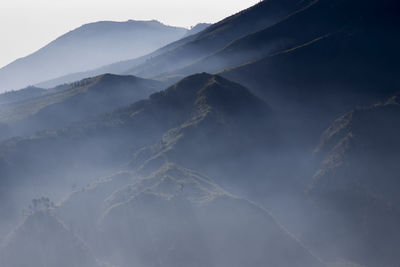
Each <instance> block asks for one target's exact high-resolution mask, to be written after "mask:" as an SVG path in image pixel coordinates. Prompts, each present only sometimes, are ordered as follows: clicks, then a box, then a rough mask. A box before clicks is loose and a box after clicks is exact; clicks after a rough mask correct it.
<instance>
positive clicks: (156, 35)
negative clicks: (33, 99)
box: [0, 20, 187, 92]
mask: <svg viewBox="0 0 400 267" xmlns="http://www.w3.org/2000/svg"><path fill="white" fill-rule="evenodd" d="M186 32H187V30H186V29H184V28H177V27H171V26H166V25H163V24H161V23H160V22H158V21H133V20H130V21H126V22H110V21H102V22H96V23H90V24H86V25H83V26H81V27H79V28H77V29H75V30H73V31H70V32H69V33H66V34H64V35H62V36H61V37H59V38H57V39H56V40H54V41H53V42H51V43H49V44H48V45H46V46H45V47H43V48H41V49H40V50H38V51H37V52H35V53H33V54H31V55H29V56H27V57H24V58H21V59H18V60H16V61H14V62H12V63H10V64H9V65H7V66H5V67H3V68H1V69H0V92H4V91H6V90H11V89H14V90H15V89H19V88H22V87H25V86H28V85H34V84H36V83H39V82H42V81H46V80H50V79H53V78H56V77H59V76H62V75H66V74H69V73H72V72H78V71H86V70H90V69H93V68H97V67H100V66H103V65H106V64H110V63H113V62H117V61H120V60H125V59H131V58H135V57H139V56H142V55H145V54H147V53H150V52H152V51H153V50H156V49H157V48H160V47H162V46H164V45H166V44H168V43H170V42H172V41H175V40H178V39H180V38H182V37H183V36H184V35H185V34H186Z"/></svg>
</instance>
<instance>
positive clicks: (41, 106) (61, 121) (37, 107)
mask: <svg viewBox="0 0 400 267" xmlns="http://www.w3.org/2000/svg"><path fill="white" fill-rule="evenodd" d="M162 86H163V84H162V83H160V82H157V81H152V80H145V79H141V78H137V77H134V76H117V75H111V74H104V75H100V76H97V77H93V78H88V79H84V80H82V81H78V82H74V83H71V84H65V85H61V86H58V87H55V88H53V89H48V90H43V89H38V88H34V87H31V88H27V89H23V90H20V91H15V92H11V93H5V94H2V95H0V101H1V100H2V99H4V104H1V102H0V122H1V123H3V124H4V125H8V128H9V129H10V130H9V131H8V133H7V134H5V133H2V134H0V136H2V138H3V139H4V138H5V137H9V136H24V135H32V134H34V133H35V132H36V131H40V130H50V129H56V128H61V127H65V126H67V125H69V124H71V123H73V122H78V121H82V120H85V119H87V118H90V117H93V116H96V115H99V114H101V113H105V112H109V111H112V110H114V109H116V108H119V107H122V106H125V105H128V104H130V103H132V102H135V101H138V100H140V99H144V98H147V97H148V96H149V95H150V94H152V93H154V92H156V91H158V90H160V89H162Z"/></svg>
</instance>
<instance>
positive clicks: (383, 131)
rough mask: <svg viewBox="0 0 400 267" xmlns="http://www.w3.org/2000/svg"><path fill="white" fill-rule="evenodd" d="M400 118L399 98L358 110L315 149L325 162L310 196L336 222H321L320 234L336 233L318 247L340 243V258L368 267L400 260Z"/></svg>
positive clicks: (339, 122) (331, 129)
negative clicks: (399, 192)
mask: <svg viewBox="0 0 400 267" xmlns="http://www.w3.org/2000/svg"><path fill="white" fill-rule="evenodd" d="M399 114H400V103H399V101H398V97H397V96H395V97H392V98H391V99H390V100H389V101H387V102H382V103H379V104H376V105H374V106H371V107H367V108H358V109H355V110H353V111H352V112H349V113H347V114H345V115H344V116H342V117H341V118H339V119H337V120H336V121H335V122H334V123H333V124H332V125H331V126H330V127H329V128H328V129H327V130H326V131H325V132H324V134H323V135H322V138H321V143H320V145H319V146H318V148H317V150H316V155H317V156H318V157H319V158H320V159H321V160H322V163H321V166H320V168H319V170H318V171H317V172H316V174H315V176H314V182H313V183H312V184H311V185H310V188H309V190H308V193H309V195H310V196H311V197H312V198H313V200H314V201H315V202H316V203H318V204H317V205H318V206H319V208H320V209H323V210H324V211H323V212H324V213H326V217H327V221H329V220H331V223H329V224H325V225H323V224H321V222H319V226H320V227H321V225H323V226H322V227H323V228H321V231H324V230H323V229H326V228H327V227H332V228H331V231H332V233H335V234H334V235H329V234H325V238H326V239H324V241H321V240H320V241H319V242H329V240H335V243H336V244H338V243H339V244H341V246H342V247H343V249H342V250H341V251H340V253H343V254H345V255H347V257H348V258H352V259H353V260H357V261H358V262H360V263H363V264H365V266H393V263H394V262H398V260H399V258H398V255H399V253H398V250H397V247H398V242H399V240H400V239H399V238H400V232H399V230H398V227H397V226H398V223H399V222H400V213H399V207H400V199H399V196H398V192H397V188H398V186H399V183H398V173H399V171H400V169H399V164H398V162H399V159H400V153H399V151H400V142H399V139H398V136H399V134H400V128H399V125H400V120H399V118H400V117H399ZM324 221H325V220H324ZM325 223H326V221H325ZM333 224H336V225H335V226H334V225H333ZM360 225H362V227H359V226H360ZM325 246H327V247H328V250H329V246H328V245H325ZM388 247H391V248H392V249H390V250H388V249H386V248H388ZM331 254H334V252H333V253H331Z"/></svg>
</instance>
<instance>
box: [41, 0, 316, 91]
mask: <svg viewBox="0 0 400 267" xmlns="http://www.w3.org/2000/svg"><path fill="white" fill-rule="evenodd" d="M308 2H309V1H302V2H299V1H295V0H285V1H277V0H274V1H262V2H260V3H259V4H257V5H255V6H254V7H251V8H249V9H246V10H244V11H242V12H239V13H238V14H235V15H233V16H230V17H228V18H226V19H224V20H222V21H220V22H218V23H216V24H213V25H210V26H209V27H206V28H205V29H204V30H203V31H200V32H199V33H196V34H192V35H188V36H187V37H186V38H183V39H181V40H178V41H176V42H172V43H170V44H168V45H166V46H164V47H162V48H160V49H158V50H156V51H154V52H153V53H150V54H148V55H145V56H143V57H140V58H136V59H131V60H126V61H122V62H116V63H113V64H111V65H108V66H104V67H102V68H98V69H94V70H91V71H88V72H81V73H74V74H72V75H68V76H64V77H59V78H57V79H54V80H51V81H48V82H46V83H42V84H39V85H38V86H42V87H47V86H55V85H56V84H60V83H64V82H71V81H73V80H77V79H82V78H84V77H88V76H94V75H99V74H101V73H106V72H108V73H115V74H132V75H137V76H140V77H154V76H157V75H159V74H161V73H164V72H169V71H174V70H177V69H179V68H183V67H185V66H187V65H190V64H193V63H194V62H196V61H198V60H200V59H202V58H203V57H206V56H209V55H211V54H213V53H216V52H217V51H219V50H220V49H223V48H224V47H225V46H227V45H229V44H230V43H231V42H233V41H235V40H236V39H238V38H241V37H243V36H246V35H248V34H251V33H254V32H256V31H259V30H261V29H263V28H265V27H267V26H269V25H273V24H274V23H276V22H278V21H279V20H281V19H283V18H284V17H285V16H287V15H289V14H291V13H292V12H294V11H296V10H297V9H299V8H301V7H303V6H307V4H308ZM204 26H205V25H204V24H200V25H198V26H197V27H195V28H193V30H196V31H197V30H200V29H201V27H204ZM203 71H206V70H205V69H204V70H202V71H200V72H203ZM194 73H196V72H192V73H190V74H194ZM183 77H184V76H180V77H178V78H177V77H173V79H172V80H173V81H174V82H176V81H178V80H179V79H181V78H183ZM163 78H164V79H165V78H168V77H163Z"/></svg>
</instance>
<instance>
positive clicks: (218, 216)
mask: <svg viewBox="0 0 400 267" xmlns="http://www.w3.org/2000/svg"><path fill="white" fill-rule="evenodd" d="M120 176H121V174H119V175H116V176H115V177H111V178H109V179H108V180H107V181H103V182H99V183H97V184H94V185H92V186H90V188H87V189H86V190H80V191H77V192H75V193H73V194H71V195H70V196H69V197H68V198H67V199H65V200H64V201H63V202H62V203H61V204H60V206H59V208H58V209H57V214H58V216H59V217H60V218H62V219H63V220H64V221H65V222H66V223H67V225H70V226H71V227H73V228H74V229H75V230H76V232H77V233H82V236H83V237H84V239H85V240H86V242H87V243H88V244H90V246H91V247H92V248H93V251H95V254H96V255H101V258H102V259H103V260H106V261H107V262H110V263H112V264H116V265H117V266H121V267H124V266H132V264H136V265H141V266H161V265H162V266H187V265H190V266H245V265H246V266H249V265H250V266H265V265H266V264H267V265H271V266H299V267H301V266H304V267H306V266H323V264H322V263H321V262H319V260H317V259H316V258H314V257H313V256H312V255H311V254H310V252H309V251H308V250H307V249H305V248H304V247H303V246H302V245H301V243H299V242H298V241H297V240H296V239H294V238H293V237H292V236H291V235H290V234H288V233H287V232H286V231H285V230H284V229H283V228H282V227H281V226H280V225H279V224H278V223H277V222H276V221H275V220H274V218H273V217H272V216H271V215H270V214H269V213H268V212H266V211H265V210H263V209H262V208H260V207H258V206H256V205H255V204H253V203H251V202H249V201H247V200H245V199H242V198H239V197H236V196H233V195H231V194H229V193H227V192H225V191H224V190H222V189H221V188H220V187H219V186H217V185H216V184H215V183H214V182H213V181H212V180H211V179H210V178H207V177H204V176H202V175H201V174H199V173H197V172H194V171H191V170H189V169H186V168H183V167H180V166H178V165H176V164H172V163H169V164H165V165H163V166H162V167H161V168H160V169H158V170H156V171H154V172H152V174H150V175H149V176H145V177H143V176H140V175H139V174H138V173H131V174H130V177H131V179H130V180H128V179H126V178H123V179H121V177H120ZM123 176H129V174H128V173H125V174H123ZM122 180H124V181H125V183H126V184H125V185H122V184H121V181H122ZM114 184H119V188H117V189H115V188H116V187H115V185H114ZM112 188H114V191H112V190H113V189H112ZM110 189H111V190H110ZM82 204H83V205H82ZM87 211H90V212H89V213H88V212H87ZM116 218H118V219H117V220H116Z"/></svg>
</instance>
